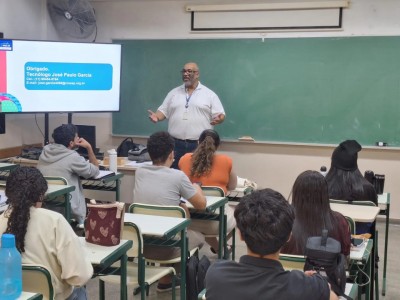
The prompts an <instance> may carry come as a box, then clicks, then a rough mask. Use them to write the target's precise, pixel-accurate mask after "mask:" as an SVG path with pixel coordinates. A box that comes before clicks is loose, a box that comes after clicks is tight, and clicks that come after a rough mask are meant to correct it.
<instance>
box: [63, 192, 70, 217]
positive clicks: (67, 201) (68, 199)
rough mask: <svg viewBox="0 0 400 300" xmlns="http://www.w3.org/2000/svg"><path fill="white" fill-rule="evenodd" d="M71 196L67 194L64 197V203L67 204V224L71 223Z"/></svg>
mask: <svg viewBox="0 0 400 300" xmlns="http://www.w3.org/2000/svg"><path fill="white" fill-rule="evenodd" d="M70 196H71V194H70V193H67V194H65V195H64V203H65V219H67V222H68V223H70V222H71V203H70V198H71V197H70Z"/></svg>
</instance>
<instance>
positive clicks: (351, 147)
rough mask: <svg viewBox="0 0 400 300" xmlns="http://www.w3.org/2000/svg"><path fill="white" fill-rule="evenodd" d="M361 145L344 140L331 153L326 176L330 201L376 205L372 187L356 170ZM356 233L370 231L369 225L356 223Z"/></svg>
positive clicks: (374, 192) (375, 195)
mask: <svg viewBox="0 0 400 300" xmlns="http://www.w3.org/2000/svg"><path fill="white" fill-rule="evenodd" d="M361 149H362V148H361V145H360V144H359V143H358V142H357V141H355V140H346V141H344V142H342V143H340V144H339V146H337V147H336V149H335V150H334V151H333V153H332V161H331V168H330V169H329V172H328V173H327V174H326V177H325V178H326V181H327V182H328V193H329V198H330V199H337V200H349V201H357V200H364V201H365V200H367V201H372V202H374V203H375V204H376V203H378V196H377V194H376V191H375V188H374V186H373V185H372V184H371V183H370V182H369V181H368V180H367V179H365V178H364V177H363V175H362V174H361V172H360V170H359V169H358V165H357V159H358V152H360V151H361ZM356 230H357V234H358V233H365V232H369V231H370V224H367V223H360V222H357V223H356Z"/></svg>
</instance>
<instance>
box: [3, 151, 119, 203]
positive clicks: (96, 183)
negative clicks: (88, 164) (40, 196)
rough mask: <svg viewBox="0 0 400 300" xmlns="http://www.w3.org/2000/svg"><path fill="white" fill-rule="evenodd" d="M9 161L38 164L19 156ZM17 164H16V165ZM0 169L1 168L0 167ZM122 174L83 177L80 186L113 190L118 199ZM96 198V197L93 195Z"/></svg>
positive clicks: (89, 188)
mask: <svg viewBox="0 0 400 300" xmlns="http://www.w3.org/2000/svg"><path fill="white" fill-rule="evenodd" d="M10 161H12V162H13V163H15V164H19V165H23V166H29V167H36V166H37V164H38V161H37V160H33V159H26V158H21V157H11V158H10ZM16 166H18V165H16ZM0 167H1V165H0ZM0 170H1V169H0ZM123 176H124V174H122V173H117V174H115V175H114V176H109V177H105V178H100V179H92V178H89V179H85V178H81V183H82V187H83V188H84V189H86V190H98V191H111V192H115V200H116V201H120V193H121V192H120V189H121V178H122V177H123ZM94 198H97V197H94Z"/></svg>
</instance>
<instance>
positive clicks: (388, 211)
mask: <svg viewBox="0 0 400 300" xmlns="http://www.w3.org/2000/svg"><path fill="white" fill-rule="evenodd" d="M388 197H389V196H388ZM388 202H389V203H388V204H387V205H386V213H385V215H386V229H385V250H384V257H383V280H382V296H385V295H386V264H387V249H388V242H389V216H390V200H389V201H388Z"/></svg>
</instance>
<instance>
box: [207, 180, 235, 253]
mask: <svg viewBox="0 0 400 300" xmlns="http://www.w3.org/2000/svg"><path fill="white" fill-rule="evenodd" d="M201 189H202V190H203V193H204V195H205V196H215V197H225V192H224V190H223V189H222V188H220V187H218V186H202V187H201ZM226 221H227V219H226V215H225V230H224V232H226V236H225V237H224V238H225V241H224V245H225V249H224V253H225V255H224V257H225V258H227V256H228V255H227V253H228V247H227V242H228V237H229V236H230V237H231V238H232V260H235V247H236V228H235V227H233V229H232V230H231V232H227V228H226ZM204 236H205V237H217V238H218V237H219V235H218V234H216V235H215V234H207V235H204Z"/></svg>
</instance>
